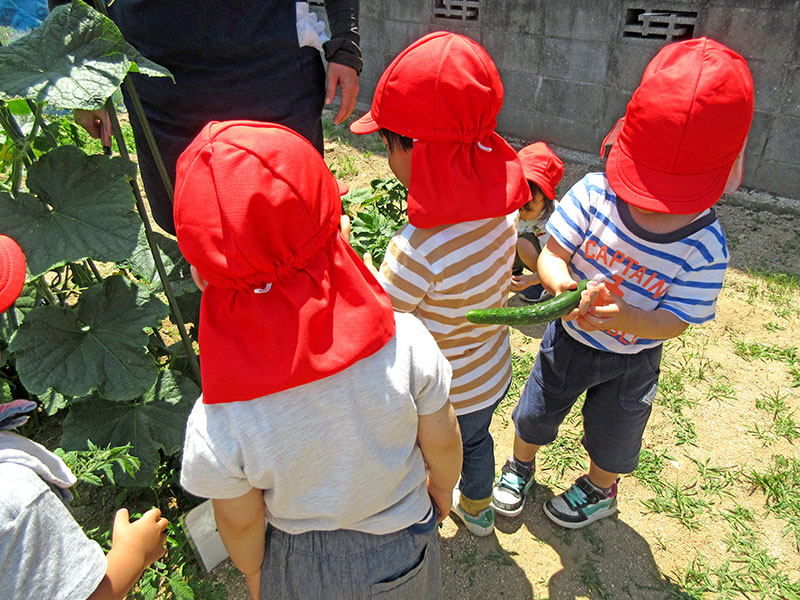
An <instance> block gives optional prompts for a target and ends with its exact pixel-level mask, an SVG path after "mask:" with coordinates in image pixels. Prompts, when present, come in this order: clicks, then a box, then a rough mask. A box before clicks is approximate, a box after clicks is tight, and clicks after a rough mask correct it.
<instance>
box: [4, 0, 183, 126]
mask: <svg viewBox="0 0 800 600" xmlns="http://www.w3.org/2000/svg"><path fill="white" fill-rule="evenodd" d="M128 71H134V72H139V73H143V74H145V75H149V76H151V77H172V75H171V74H170V72H169V71H168V70H167V69H165V68H164V67H162V66H160V65H157V64H156V63H154V62H152V61H150V60H147V59H146V58H144V57H143V56H142V55H141V54H139V52H138V51H137V50H136V49H135V48H134V47H133V46H131V45H130V44H128V42H126V41H125V39H124V38H123V37H122V34H121V33H120V31H119V29H118V28H117V26H116V25H115V24H114V22H113V21H112V20H111V19H109V18H108V17H106V16H105V15H102V14H101V13H99V12H97V11H96V10H94V9H93V8H90V7H89V6H88V5H87V4H84V3H83V2H79V1H73V2H72V3H71V4H66V5H63V6H58V7H56V8H55V9H53V11H52V12H51V13H50V15H49V16H48V17H47V19H45V21H44V22H43V23H42V24H41V25H40V26H39V27H37V28H36V29H34V30H33V31H31V32H30V33H29V34H28V35H26V36H23V37H21V38H20V39H18V40H16V41H15V42H13V43H12V44H9V45H8V46H5V47H2V48H0V99H3V100H13V99H17V98H27V99H30V100H35V101H36V102H47V103H48V104H49V105H50V106H51V107H54V108H64V109H75V108H83V109H87V110H94V109H98V108H102V106H103V104H104V103H105V101H106V99H107V98H109V97H110V96H111V95H112V94H113V93H114V92H115V91H116V90H117V88H118V87H119V86H120V84H121V83H122V80H123V79H124V78H125V75H126V74H127V73H128Z"/></svg>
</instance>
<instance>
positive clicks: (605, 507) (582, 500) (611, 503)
mask: <svg viewBox="0 0 800 600" xmlns="http://www.w3.org/2000/svg"><path fill="white" fill-rule="evenodd" d="M617 481H619V480H617ZM615 512H617V482H616V481H615V482H614V485H612V486H611V491H610V492H609V493H608V494H605V493H604V492H603V490H601V489H600V488H598V487H596V486H594V485H592V482H590V481H589V476H588V475H583V476H581V477H578V479H577V480H576V481H575V483H573V484H572V486H571V487H570V488H569V489H568V490H567V491H566V492H564V493H562V494H559V495H558V496H556V497H555V498H550V500H548V501H547V502H545V503H544V514H546V515H547V516H548V517H550V519H551V520H552V521H554V522H556V523H558V524H559V525H561V526H562V527H567V528H569V529H579V528H581V527H584V526H586V525H588V524H589V523H594V522H595V521H597V520H598V519H602V518H603V517H608V516H609V515H613V514H614V513H615Z"/></svg>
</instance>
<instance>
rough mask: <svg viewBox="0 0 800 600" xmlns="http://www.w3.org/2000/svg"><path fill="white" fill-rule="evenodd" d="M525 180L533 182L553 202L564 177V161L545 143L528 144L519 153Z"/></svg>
mask: <svg viewBox="0 0 800 600" xmlns="http://www.w3.org/2000/svg"><path fill="white" fill-rule="evenodd" d="M518 154H519V160H520V162H521V163H522V172H523V173H525V179H527V180H528V181H532V182H533V183H535V184H536V185H538V186H539V188H540V189H541V190H542V191H543V192H544V195H545V196H547V197H548V198H550V200H552V199H553V198H555V197H556V186H557V185H558V183H559V182H560V181H561V178H562V177H563V176H564V161H563V160H561V159H560V158H558V156H557V155H556V153H555V152H553V150H552V149H551V148H550V146H548V145H547V144H545V143H544V142H535V143H533V144H528V145H527V146H525V147H524V148H523V149H522V150H520V151H519V153H518Z"/></svg>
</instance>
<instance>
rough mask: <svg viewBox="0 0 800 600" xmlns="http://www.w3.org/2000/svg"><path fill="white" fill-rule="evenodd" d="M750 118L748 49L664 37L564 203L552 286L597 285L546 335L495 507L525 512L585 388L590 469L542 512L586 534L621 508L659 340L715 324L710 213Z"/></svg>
mask: <svg viewBox="0 0 800 600" xmlns="http://www.w3.org/2000/svg"><path fill="white" fill-rule="evenodd" d="M752 117H753V82H752V79H751V76H750V71H749V69H748V68H747V64H746V63H745V61H744V59H743V58H742V57H741V56H739V55H738V54H736V53H735V52H733V51H732V50H730V49H729V48H727V47H725V46H723V45H722V44H719V43H718V42H715V41H714V40H710V39H707V38H699V39H692V40H687V41H684V42H678V43H674V44H669V45H667V46H665V47H664V48H662V49H661V51H660V52H659V53H658V54H657V55H656V56H655V58H653V60H652V61H651V62H650V64H649V65H648V66H647V68H646V69H645V72H644V75H643V76H642V81H641V84H640V85H639V87H638V88H637V89H636V91H635V92H634V93H633V96H632V98H631V100H630V102H629V103H628V106H627V109H626V112H625V117H624V119H623V120H620V122H618V124H617V126H616V127H615V128H614V131H613V132H612V134H611V136H610V137H609V138H608V139H609V141H611V142H612V143H613V144H614V145H613V147H612V149H611V152H610V154H609V157H608V162H607V164H606V171H605V173H590V174H588V175H587V176H586V177H585V178H584V179H583V180H582V181H580V182H578V183H577V184H576V185H575V186H574V187H573V188H572V189H571V190H570V191H569V192H568V193H567V195H566V196H565V197H564V198H563V199H562V200H561V201H560V202H559V204H558V208H557V209H556V212H555V213H554V214H553V216H552V217H551V218H550V220H549V221H548V223H547V230H548V231H549V232H550V234H551V235H552V237H551V238H550V241H549V242H548V243H547V246H546V247H545V249H544V250H543V251H542V255H541V257H540V258H539V262H538V266H539V276H540V277H541V279H542V282H543V283H544V286H545V288H547V289H548V291H550V292H552V293H553V294H558V293H561V292H563V291H565V290H568V289H574V288H575V286H576V285H577V281H578V280H581V279H592V280H596V281H600V282H601V283H599V285H598V284H592V283H590V284H589V290H588V291H587V292H584V293H583V295H582V296H583V297H582V300H581V305H580V306H579V308H577V309H575V310H574V311H573V312H572V313H570V314H569V315H567V317H565V318H564V320H563V321H562V320H556V321H553V322H552V323H550V324H549V325H548V327H547V330H546V332H545V334H544V337H543V338H542V342H541V346H540V350H539V356H538V358H537V360H536V363H535V364H534V367H533V370H532V372H531V375H530V377H529V378H528V382H527V384H526V386H525V389H524V390H523V393H522V395H521V396H520V400H519V403H518V404H517V406H516V408H515V409H514V412H513V420H514V424H515V427H516V437H515V439H514V454H513V456H512V457H511V458H510V459H509V461H508V462H507V464H506V465H505V466H504V467H503V470H502V475H501V477H500V479H499V480H498V482H497V484H496V486H495V489H494V492H493V498H492V503H493V504H494V506H495V510H497V511H498V512H500V513H501V514H504V515H508V516H516V515H518V514H519V513H520V512H521V511H522V508H523V505H524V501H525V494H526V493H527V492H528V491H529V489H530V487H531V484H532V483H533V476H534V459H535V456H536V452H537V451H538V449H539V448H540V447H541V446H542V445H544V444H547V443H550V442H552V441H553V440H554V439H555V437H556V434H557V431H558V427H559V425H560V424H561V422H562V421H563V419H564V418H565V416H566V415H567V413H568V412H569V410H570V408H571V407H572V405H573V404H574V403H575V401H576V399H577V398H578V396H580V395H581V394H582V393H583V392H584V391H585V392H586V399H585V402H584V405H583V411H582V412H583V417H584V436H583V445H584V448H586V451H587V452H588V454H589V458H590V466H589V472H588V474H586V475H583V476H581V477H579V478H578V480H577V481H576V482H575V484H574V485H572V487H570V488H569V489H568V490H567V491H566V492H564V493H562V494H560V495H558V496H556V497H555V498H551V499H549V500H547V501H546V502H545V504H544V511H545V514H546V515H547V516H548V517H549V518H550V519H551V520H553V521H554V522H556V523H558V524H559V525H562V526H564V527H568V528H579V527H583V526H585V525H587V524H589V523H592V522H593V521H596V520H598V519H601V518H603V517H607V516H609V515H611V514H613V513H614V512H615V511H616V510H617V481H618V474H620V473H629V472H631V471H633V470H634V469H635V468H636V466H637V464H638V459H639V450H640V448H641V442H642V435H643V432H644V428H645V425H646V423H647V420H648V418H649V416H650V411H651V406H652V402H653V398H654V397H655V394H656V389H657V384H658V373H659V363H660V360H661V349H662V344H663V342H664V340H666V339H668V338H672V337H677V336H679V335H680V334H681V333H683V331H684V330H685V329H686V327H687V326H688V325H689V324H699V323H703V322H705V321H708V320H711V319H713V318H714V312H715V307H716V299H717V296H718V294H719V292H720V290H721V288H722V280H723V277H724V275H725V270H726V267H727V264H728V250H727V247H726V244H725V235H724V233H723V231H722V227H721V225H720V223H719V221H718V220H717V217H716V215H715V213H714V210H713V209H712V208H711V207H712V206H713V205H714V204H715V203H716V202H717V201H718V200H719V198H720V196H721V194H722V193H723V191H732V190H733V189H735V187H736V186H738V183H739V180H740V176H741V157H742V153H743V152H744V146H745V141H746V138H747V132H748V130H749V128H750V123H751V120H752ZM590 305H591V307H590Z"/></svg>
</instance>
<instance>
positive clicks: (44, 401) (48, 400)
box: [38, 390, 70, 416]
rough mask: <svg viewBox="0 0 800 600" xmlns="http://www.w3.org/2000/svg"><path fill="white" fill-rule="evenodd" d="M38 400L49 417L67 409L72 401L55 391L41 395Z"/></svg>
mask: <svg viewBox="0 0 800 600" xmlns="http://www.w3.org/2000/svg"><path fill="white" fill-rule="evenodd" d="M38 398H39V403H40V404H41V405H42V408H43V409H44V412H45V413H46V414H47V416H53V415H54V414H56V413H57V412H58V411H59V410H61V409H62V408H65V407H66V406H67V404H69V401H70V399H69V398H67V397H66V396H64V395H63V394H59V393H58V392H57V391H55V390H47V391H46V392H45V393H44V394H39V396H38Z"/></svg>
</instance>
